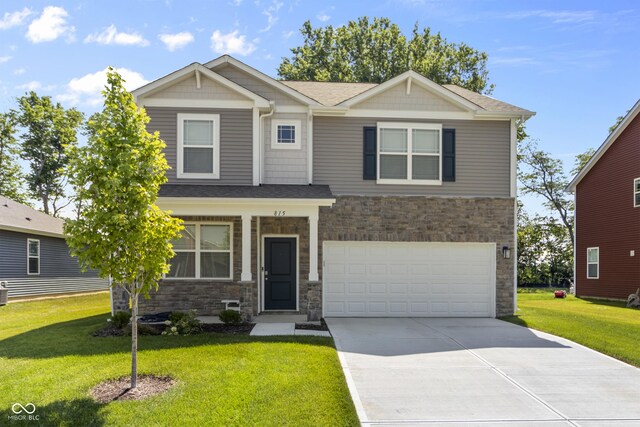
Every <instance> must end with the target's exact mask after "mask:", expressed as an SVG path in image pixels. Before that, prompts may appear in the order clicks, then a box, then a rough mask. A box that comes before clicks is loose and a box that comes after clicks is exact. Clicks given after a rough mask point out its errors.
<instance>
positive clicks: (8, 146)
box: [0, 113, 29, 204]
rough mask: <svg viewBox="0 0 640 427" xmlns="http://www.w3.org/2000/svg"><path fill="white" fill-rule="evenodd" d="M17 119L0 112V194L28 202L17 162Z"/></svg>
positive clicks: (20, 201) (9, 114) (17, 200)
mask: <svg viewBox="0 0 640 427" xmlns="http://www.w3.org/2000/svg"><path fill="white" fill-rule="evenodd" d="M16 124H17V119H16V117H15V115H14V114H12V113H0V195H2V196H5V197H8V198H9V199H12V200H15V201H16V202H18V203H23V204H28V203H29V202H28V199H27V195H26V194H25V191H24V189H23V188H22V180H23V174H22V168H20V165H19V164H18V162H17V156H18V153H19V151H20V150H19V147H18V141H17V140H16V137H15V135H16Z"/></svg>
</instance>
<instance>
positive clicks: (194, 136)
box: [177, 114, 220, 179]
mask: <svg viewBox="0 0 640 427" xmlns="http://www.w3.org/2000/svg"><path fill="white" fill-rule="evenodd" d="M177 136H178V153H177V154H178V155H177V161H178V172H177V173H178V178H205V179H206V178H209V179H217V178H220V115H219V114H178V135H177Z"/></svg>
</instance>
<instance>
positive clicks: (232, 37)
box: [211, 30, 256, 56]
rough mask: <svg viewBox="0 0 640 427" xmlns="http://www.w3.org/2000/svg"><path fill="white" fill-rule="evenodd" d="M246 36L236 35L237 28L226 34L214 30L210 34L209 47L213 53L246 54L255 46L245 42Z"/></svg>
mask: <svg viewBox="0 0 640 427" xmlns="http://www.w3.org/2000/svg"><path fill="white" fill-rule="evenodd" d="M246 38H247V37H246V36H244V35H238V30H235V31H232V32H230V33H227V34H222V33H221V32H220V31H218V30H216V31H214V32H213V34H211V48H212V49H213V51H214V52H215V53H220V54H225V53H228V54H234V53H235V54H238V55H242V56H247V55H249V54H251V53H252V52H253V51H254V50H256V46H255V45H254V44H253V43H251V42H247V40H246Z"/></svg>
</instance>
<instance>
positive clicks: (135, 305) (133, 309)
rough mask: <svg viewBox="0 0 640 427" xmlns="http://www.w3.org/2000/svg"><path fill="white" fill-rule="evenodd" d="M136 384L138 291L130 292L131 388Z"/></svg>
mask: <svg viewBox="0 0 640 427" xmlns="http://www.w3.org/2000/svg"><path fill="white" fill-rule="evenodd" d="M137 386H138V293H137V292H136V291H135V290H134V292H133V293H132V294H131V388H132V389H134V388H136V387H137Z"/></svg>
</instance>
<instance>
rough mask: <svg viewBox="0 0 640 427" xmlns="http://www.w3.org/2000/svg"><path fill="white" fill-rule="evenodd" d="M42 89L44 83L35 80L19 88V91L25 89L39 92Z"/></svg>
mask: <svg viewBox="0 0 640 427" xmlns="http://www.w3.org/2000/svg"><path fill="white" fill-rule="evenodd" d="M41 87H42V83H40V82H39V81H37V80H33V81H31V82H28V83H25V84H23V85H20V86H17V88H18V89H23V90H26V91H31V90H38V89H40V88H41Z"/></svg>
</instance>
